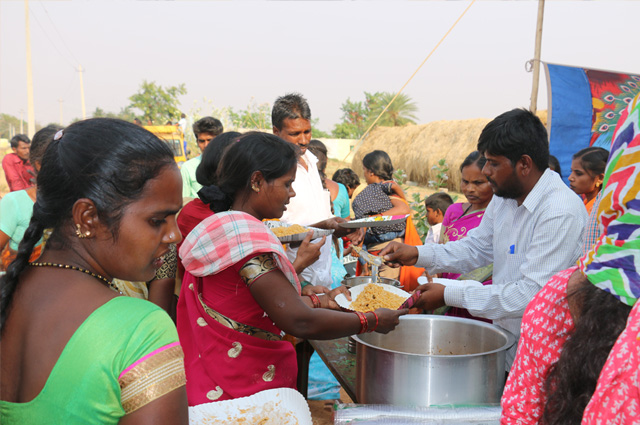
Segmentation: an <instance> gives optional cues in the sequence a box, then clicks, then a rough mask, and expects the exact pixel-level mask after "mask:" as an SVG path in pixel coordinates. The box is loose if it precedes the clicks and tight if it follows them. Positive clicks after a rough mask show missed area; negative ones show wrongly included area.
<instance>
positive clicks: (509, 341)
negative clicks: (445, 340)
mask: <svg viewBox="0 0 640 425" xmlns="http://www.w3.org/2000/svg"><path fill="white" fill-rule="evenodd" d="M433 319H436V320H440V321H447V322H464V323H471V324H474V325H478V326H481V327H485V328H491V329H492V330H494V331H496V332H498V333H500V334H502V335H504V337H505V338H506V339H507V342H505V344H504V345H502V346H501V347H499V348H496V349H495V350H491V351H483V352H482V353H475V354H416V353H407V352H404V351H398V350H391V349H388V348H382V347H378V346H377V345H373V344H370V343H368V342H366V341H363V340H362V339H360V337H359V336H358V335H351V337H352V338H353V339H354V340H355V341H356V343H358V344H362V345H366V346H367V347H370V348H373V349H376V350H380V351H386V352H387V353H393V354H402V355H405V356H415V357H435V358H455V359H464V358H471V357H480V356H486V355H489V354H495V353H499V352H501V351H507V350H508V349H510V348H511V347H512V346H513V345H514V344H515V343H516V337H515V336H514V335H513V334H512V333H511V332H509V331H508V330H506V329H502V328H501V327H499V326H496V325H494V324H492V323H487V322H481V321H479V320H473V319H467V318H464V317H451V316H440V315H415V314H414V315H411V316H403V317H400V320H401V321H402V320H433ZM391 332H393V331H391Z"/></svg>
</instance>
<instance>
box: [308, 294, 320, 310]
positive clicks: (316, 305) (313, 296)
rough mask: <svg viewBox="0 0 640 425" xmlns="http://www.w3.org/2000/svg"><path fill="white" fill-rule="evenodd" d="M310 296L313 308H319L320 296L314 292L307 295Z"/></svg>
mask: <svg viewBox="0 0 640 425" xmlns="http://www.w3.org/2000/svg"><path fill="white" fill-rule="evenodd" d="M308 297H309V298H311V303H312V304H313V308H320V298H318V296H317V295H316V294H310V295H308Z"/></svg>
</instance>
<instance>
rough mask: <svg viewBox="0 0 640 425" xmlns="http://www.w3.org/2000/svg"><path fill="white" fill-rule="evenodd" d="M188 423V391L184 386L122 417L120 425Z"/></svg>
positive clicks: (173, 424) (176, 424) (186, 424)
mask: <svg viewBox="0 0 640 425" xmlns="http://www.w3.org/2000/svg"><path fill="white" fill-rule="evenodd" d="M188 423H189V408H188V406H187V390H186V388H185V387H184V386H182V387H180V388H176V389H175V390H173V391H171V392H169V393H167V394H165V395H163V396H162V397H158V398H157V399H155V400H153V401H152V402H150V403H147V404H145V405H144V406H142V407H141V408H139V409H138V410H135V411H134V412H131V413H129V414H128V415H126V416H124V417H122V419H120V422H119V425H188Z"/></svg>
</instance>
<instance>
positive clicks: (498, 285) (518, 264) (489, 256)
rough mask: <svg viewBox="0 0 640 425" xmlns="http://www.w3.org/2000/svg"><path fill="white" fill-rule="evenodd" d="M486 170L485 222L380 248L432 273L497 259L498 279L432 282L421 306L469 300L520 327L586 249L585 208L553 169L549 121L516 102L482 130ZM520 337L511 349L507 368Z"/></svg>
mask: <svg viewBox="0 0 640 425" xmlns="http://www.w3.org/2000/svg"><path fill="white" fill-rule="evenodd" d="M478 150H479V151H480V152H482V153H483V155H484V156H485V157H486V158H487V163H486V164H485V166H484V167H483V169H482V172H483V173H484V174H485V175H486V176H487V180H489V183H490V184H491V187H492V188H493V191H494V193H495V195H496V196H494V197H493V199H492V200H491V203H489V206H488V207H487V210H486V212H485V215H484V217H483V218H482V222H481V223H480V225H479V226H478V227H477V228H475V229H473V230H470V231H469V233H468V234H467V237H466V238H463V239H460V240H457V241H453V242H449V243H447V244H444V245H433V244H429V245H424V246H419V247H413V246H408V245H404V244H398V243H393V244H390V245H389V246H388V247H387V248H385V249H384V250H383V251H382V252H381V253H380V255H384V256H385V260H386V261H389V262H390V263H392V264H394V265H399V264H405V265H414V264H415V265H417V266H419V267H424V268H425V269H426V270H427V271H428V272H429V273H431V274H435V273H440V272H453V273H466V272H469V271H471V270H474V269H476V268H479V267H483V266H486V265H488V264H491V263H492V262H493V284H492V285H488V286H481V285H477V286H476V285H473V284H470V285H461V286H447V287H445V286H444V285H440V284H437V283H429V284H426V285H422V286H420V287H419V288H418V289H419V290H421V291H422V292H423V293H422V295H421V296H420V299H419V300H418V303H417V304H416V306H417V307H418V308H423V309H427V310H434V309H436V308H438V307H442V306H444V305H449V306H454V307H461V308H466V309H467V310H469V312H470V313H471V314H472V315H474V316H478V317H485V318H488V319H492V320H493V322H494V324H496V325H498V326H501V327H502V328H504V329H506V330H508V331H510V332H512V333H513V334H514V335H516V337H517V336H518V335H519V334H520V323H521V321H522V314H523V313H524V309H525V307H526V306H527V304H528V303H529V301H530V300H531V299H532V298H533V296H534V295H535V294H536V293H537V292H538V291H539V290H540V289H541V288H542V287H543V286H544V285H545V284H546V283H547V281H548V280H549V278H551V276H553V275H554V274H555V273H557V272H559V271H561V270H564V269H566V268H568V267H570V266H571V265H573V264H575V262H576V261H577V259H578V257H579V256H580V253H581V247H582V241H583V232H584V227H585V223H586V221H587V213H586V209H585V208H584V205H583V203H582V201H581V200H580V198H579V197H578V196H577V195H576V194H575V193H574V192H573V191H571V190H570V189H569V188H568V187H567V186H566V185H565V184H564V183H563V182H562V180H561V179H560V177H559V176H558V174H557V173H555V172H553V171H551V170H550V169H548V158H549V144H548V139H547V132H546V129H545V128H544V126H543V124H542V122H540V120H539V119H538V118H537V117H536V116H535V115H534V114H532V113H531V112H529V111H526V110H523V109H514V110H512V111H509V112H506V113H504V114H502V115H500V116H498V117H497V118H495V119H494V120H493V121H491V122H490V123H489V124H487V126H486V127H485V128H484V129H483V130H482V133H481V134H480V138H479V140H478ZM516 346H517V344H516V345H514V346H513V347H512V349H511V350H510V351H509V352H508V353H507V370H508V369H509V368H510V367H511V364H512V362H513V359H514V357H515V351H516Z"/></svg>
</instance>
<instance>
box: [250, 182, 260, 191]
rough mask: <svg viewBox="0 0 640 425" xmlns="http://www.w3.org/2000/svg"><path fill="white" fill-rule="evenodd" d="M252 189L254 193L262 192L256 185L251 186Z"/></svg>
mask: <svg viewBox="0 0 640 425" xmlns="http://www.w3.org/2000/svg"><path fill="white" fill-rule="evenodd" d="M251 189H253V191H254V192H260V187H259V186H258V185H257V184H255V183H254V184H252V185H251Z"/></svg>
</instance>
